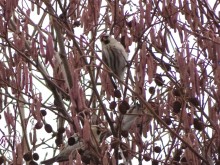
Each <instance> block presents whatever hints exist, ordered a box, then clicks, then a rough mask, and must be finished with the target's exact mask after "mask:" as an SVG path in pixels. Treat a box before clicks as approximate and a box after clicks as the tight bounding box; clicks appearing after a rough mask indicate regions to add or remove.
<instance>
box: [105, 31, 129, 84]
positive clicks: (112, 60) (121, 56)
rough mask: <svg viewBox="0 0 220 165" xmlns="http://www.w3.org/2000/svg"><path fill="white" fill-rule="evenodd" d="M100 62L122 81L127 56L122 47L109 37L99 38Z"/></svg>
mask: <svg viewBox="0 0 220 165" xmlns="http://www.w3.org/2000/svg"><path fill="white" fill-rule="evenodd" d="M101 43H102V60H103V62H104V63H105V64H106V65H107V66H108V67H109V68H110V69H111V70H112V71H113V73H114V74H116V75H117V76H118V77H119V79H120V80H122V81H123V78H124V72H125V69H126V66H127V60H128V54H127V53H126V51H125V49H124V47H123V45H122V44H121V43H120V42H118V41H117V40H116V39H114V38H112V37H111V36H109V35H107V34H104V35H102V36H101Z"/></svg>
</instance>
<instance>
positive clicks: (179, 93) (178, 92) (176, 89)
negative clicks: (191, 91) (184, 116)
mask: <svg viewBox="0 0 220 165" xmlns="http://www.w3.org/2000/svg"><path fill="white" fill-rule="evenodd" d="M172 93H173V95H174V96H181V91H180V89H178V88H175V89H173V91H172Z"/></svg>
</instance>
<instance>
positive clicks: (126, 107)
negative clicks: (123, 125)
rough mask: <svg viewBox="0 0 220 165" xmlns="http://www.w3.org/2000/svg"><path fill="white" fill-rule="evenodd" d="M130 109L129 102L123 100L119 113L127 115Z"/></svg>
mask: <svg viewBox="0 0 220 165" xmlns="http://www.w3.org/2000/svg"><path fill="white" fill-rule="evenodd" d="M129 108H130V105H129V104H128V102H127V101H125V100H123V101H122V102H121V103H120V104H119V107H118V109H119V111H120V112H121V113H122V114H125V113H126V112H127V110H129Z"/></svg>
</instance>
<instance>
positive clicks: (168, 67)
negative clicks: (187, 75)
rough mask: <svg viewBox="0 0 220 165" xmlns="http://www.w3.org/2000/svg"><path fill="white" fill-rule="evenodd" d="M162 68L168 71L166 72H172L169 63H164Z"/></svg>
mask: <svg viewBox="0 0 220 165" xmlns="http://www.w3.org/2000/svg"><path fill="white" fill-rule="evenodd" d="M161 67H162V68H163V69H164V70H166V71H170V70H171V67H170V65H169V64H167V63H165V62H163V63H162V65H161Z"/></svg>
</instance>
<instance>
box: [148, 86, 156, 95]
mask: <svg viewBox="0 0 220 165" xmlns="http://www.w3.org/2000/svg"><path fill="white" fill-rule="evenodd" d="M149 93H150V94H152V95H154V93H155V88H154V87H150V88H149Z"/></svg>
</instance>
